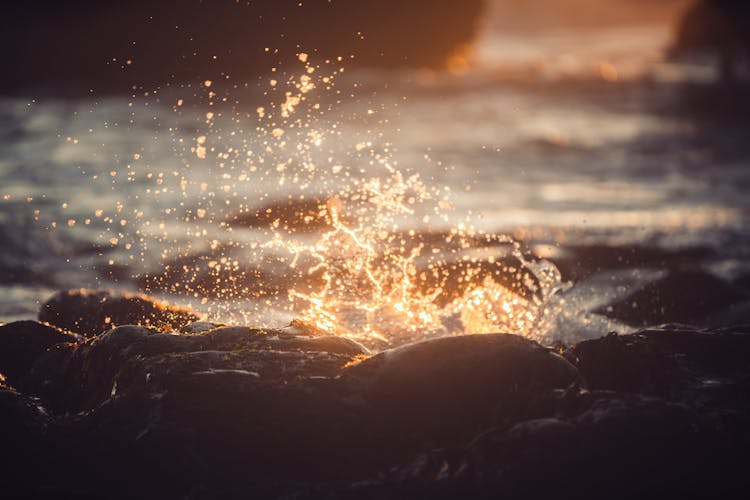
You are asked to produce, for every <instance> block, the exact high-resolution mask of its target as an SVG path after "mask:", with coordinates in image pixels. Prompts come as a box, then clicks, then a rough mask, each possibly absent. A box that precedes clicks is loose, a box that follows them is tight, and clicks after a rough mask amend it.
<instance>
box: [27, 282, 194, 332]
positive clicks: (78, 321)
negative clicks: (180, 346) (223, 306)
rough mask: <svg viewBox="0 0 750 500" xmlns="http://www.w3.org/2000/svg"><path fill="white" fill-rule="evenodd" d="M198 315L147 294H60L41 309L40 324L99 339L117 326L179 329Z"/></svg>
mask: <svg viewBox="0 0 750 500" xmlns="http://www.w3.org/2000/svg"><path fill="white" fill-rule="evenodd" d="M198 319H199V317H198V315H197V314H196V313H195V312H193V311H191V310H189V309H187V308H183V307H177V306H172V305H169V304H166V303H163V302H159V301H157V300H156V299H153V298H151V297H147V296H145V295H134V294H128V293H122V294H115V293H113V292H110V291H107V290H83V289H82V290H68V291H61V292H57V293H56V294H55V295H53V296H52V297H51V298H50V299H49V300H48V301H47V302H45V303H44V304H43V305H42V307H41V309H40V310H39V321H44V322H47V323H50V324H52V325H55V326H57V327H59V328H63V329H65V330H69V331H71V332H75V333H79V334H81V335H83V336H85V337H92V336H96V335H98V334H100V333H102V332H104V331H107V330H109V329H110V328H112V327H114V326H117V325H128V324H134V325H145V326H149V327H152V328H155V329H157V330H160V331H173V330H179V329H180V328H182V327H183V326H185V325H187V324H188V323H191V322H194V321H196V320H198Z"/></svg>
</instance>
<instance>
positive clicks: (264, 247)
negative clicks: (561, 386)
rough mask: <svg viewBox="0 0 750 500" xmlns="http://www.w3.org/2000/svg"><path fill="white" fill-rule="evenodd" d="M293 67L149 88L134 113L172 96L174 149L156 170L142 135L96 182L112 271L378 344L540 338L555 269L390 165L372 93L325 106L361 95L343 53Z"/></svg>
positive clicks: (444, 190)
mask: <svg viewBox="0 0 750 500" xmlns="http://www.w3.org/2000/svg"><path fill="white" fill-rule="evenodd" d="M299 61H300V63H301V65H300V67H298V68H294V69H293V70H292V71H290V72H288V73H287V72H284V71H281V70H280V69H275V70H274V71H273V72H272V73H271V76H270V77H264V79H262V80H261V81H259V82H258V85H257V86H256V87H253V88H252V89H250V90H248V88H247V85H239V84H229V83H227V82H222V81H220V80H219V79H217V80H216V81H212V80H206V81H204V82H202V83H201V84H200V85H197V86H195V85H185V86H182V87H181V88H180V89H171V90H170V91H168V90H167V89H161V91H160V93H157V92H144V94H143V101H142V104H143V109H141V110H140V111H139V113H141V112H144V110H147V109H148V108H149V106H148V105H149V104H150V103H152V102H153V101H157V102H160V103H161V105H163V103H164V101H167V100H171V101H172V103H173V104H172V105H171V109H172V111H173V114H174V120H173V121H172V122H171V123H170V125H169V127H167V132H168V134H169V135H170V136H171V138H172V143H173V150H174V157H173V158H170V159H161V161H160V168H156V167H154V165H153V164H152V163H151V164H150V162H149V156H150V154H149V153H150V152H149V150H148V149H147V148H145V147H141V148H140V149H139V150H138V151H137V152H135V153H132V155H131V156H130V158H129V161H128V163H127V165H126V166H125V167H122V166H121V167H119V168H114V169H112V171H111V172H110V174H109V177H108V178H107V179H105V180H106V181H108V182H111V184H112V191H113V192H115V193H116V194H115V196H116V199H115V200H114V203H113V207H109V208H108V207H103V209H99V210H97V211H96V213H94V214H92V216H91V217H87V218H86V220H89V219H90V220H91V221H93V223H94V224H93V226H94V227H95V228H101V227H104V228H105V229H104V230H102V231H101V233H100V241H102V242H103V244H105V245H109V246H110V247H111V248H112V251H111V252H110V253H109V259H108V261H109V266H110V269H112V270H114V271H113V272H115V271H117V269H118V265H119V266H122V268H123V269H126V271H124V272H125V273H130V274H132V275H134V276H135V278H136V280H138V283H140V285H141V287H143V288H145V289H146V290H147V291H150V292H160V291H166V292H168V293H170V294H172V295H179V296H184V297H189V298H192V299H193V300H197V301H199V302H200V303H201V305H202V306H201V307H200V308H201V309H203V310H208V312H209V313H210V315H211V317H212V318H213V319H218V320H230V321H237V317H236V315H235V316H233V315H234V314H236V313H237V310H238V309H240V311H239V312H240V314H241V319H242V320H244V321H245V322H254V323H259V322H260V323H268V322H274V321H276V320H277V319H278V318H279V317H284V316H285V317H286V318H287V320H288V319H292V318H295V317H296V318H301V319H302V321H303V322H306V323H308V324H310V325H311V326H314V327H316V328H320V329H324V330H327V331H330V332H332V333H335V334H338V335H347V336H350V337H353V338H356V339H358V340H360V341H362V342H364V343H365V344H367V345H368V346H371V347H375V348H381V347H387V346H393V345H398V344H401V343H404V342H408V341H412V340H418V339H422V338H426V337H431V336H440V335H453V334H461V333H488V332H496V331H505V332H510V333H518V334H522V335H526V336H529V337H533V338H536V339H538V340H544V339H545V338H547V336H548V335H549V332H550V331H551V326H550V325H551V324H552V323H550V322H549V321H548V319H549V318H550V317H552V316H553V315H554V314H555V312H556V311H559V304H558V296H559V293H558V292H559V291H560V290H561V289H563V288H564V286H565V285H564V284H563V283H562V280H561V278H560V274H559V273H558V272H557V270H556V269H555V268H554V266H553V265H552V264H550V263H549V262H546V261H543V260H539V259H536V258H533V257H530V256H529V255H528V254H526V253H525V252H524V251H523V249H522V248H521V245H519V244H518V243H517V242H515V241H514V240H513V239H511V238H510V237H508V236H504V235H495V234H489V233H485V232H481V231H478V230H476V229H475V228H474V226H473V225H472V222H471V219H470V218H469V217H461V215H460V214H456V213H455V210H454V209H453V204H452V202H451V195H450V189H449V188H448V187H447V186H437V185H431V184H430V182H429V180H425V179H423V178H422V177H420V176H419V175H417V174H415V173H413V172H412V171H411V170H409V169H408V168H403V167H401V166H399V165H398V164H397V162H396V161H395V160H393V155H392V152H393V148H394V147H393V145H391V144H389V143H387V142H385V141H383V137H382V134H381V133H380V132H379V130H378V129H379V127H380V126H381V125H383V123H384V122H385V121H387V114H386V113H382V114H381V113H380V111H382V109H380V108H378V105H377V101H376V100H375V101H374V102H371V103H369V106H368V104H365V106H368V107H366V108H365V109H364V111H362V112H361V114H355V115H354V116H344V115H341V114H337V113H338V109H337V107H338V106H339V105H341V103H342V102H343V101H346V100H357V101H358V102H362V101H363V99H361V97H360V96H359V95H358V93H357V84H356V83H353V84H351V87H352V88H340V87H339V86H338V85H337V79H338V78H339V77H340V76H341V75H342V73H343V72H344V68H343V67H342V66H341V61H324V62H322V63H319V64H314V63H313V62H312V61H311V58H308V57H307V55H306V54H303V53H300V54H299ZM248 92H249V97H248V94H247V93H248ZM243 93H245V97H247V101H248V102H252V101H254V100H255V101H256V102H253V104H252V105H248V104H244V103H243V102H244V101H243V98H242V96H243ZM157 94H158V96H159V97H158V98H157V97H155V96H156V95H157ZM134 100H135V99H134ZM366 100H367V99H364V101H366ZM130 104H131V105H132V102H131V103H130ZM134 116H135V115H134ZM155 116H157V113H154V117H155ZM145 118H150V116H146V117H145ZM162 119H163V118H162ZM344 123H345V124H347V125H351V124H352V123H354V124H357V126H356V127H351V126H349V127H344V126H342V124H344ZM345 128H346V129H348V133H344V132H342V130H343V129H345ZM352 128H354V130H355V131H354V133H352V132H351V130H352ZM153 161H154V160H152V162H153ZM159 170H160V171H159ZM95 180H97V181H100V179H95ZM279 198H281V199H279ZM86 224H88V222H87V223H86ZM69 225H70V224H69ZM151 255H157V256H158V263H157V264H156V265H153V264H152V263H151V262H150V261H149V259H148V256H151ZM139 263H140V264H142V265H143V266H144V267H146V269H145V270H142V269H138V264H139ZM211 298H213V299H216V300H210V299H211ZM272 311H277V312H278V311H280V312H281V313H282V314H281V315H277V314H272Z"/></svg>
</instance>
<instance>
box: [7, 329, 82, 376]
mask: <svg viewBox="0 0 750 500" xmlns="http://www.w3.org/2000/svg"><path fill="white" fill-rule="evenodd" d="M79 339H80V337H78V336H77V335H73V334H71V333H68V332H63V331H61V330H58V329H57V328H54V327H52V326H49V325H44V324H42V323H37V322H36V321H15V322H13V323H8V324H7V325H2V326H0V372H1V373H3V374H5V376H6V377H7V379H8V382H9V383H10V384H11V385H14V386H17V385H18V383H19V382H20V380H21V378H23V376H24V375H26V374H27V373H28V372H29V370H31V367H32V365H33V364H34V361H36V360H37V359H38V358H39V357H40V356H42V355H43V354H44V352H45V351H46V350H47V349H49V348H50V347H52V346H54V345H55V344H60V343H65V342H78V340H79Z"/></svg>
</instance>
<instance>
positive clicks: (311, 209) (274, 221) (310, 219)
mask: <svg viewBox="0 0 750 500" xmlns="http://www.w3.org/2000/svg"><path fill="white" fill-rule="evenodd" d="M327 204H328V202H327V201H326V200H321V199H315V198H312V199H306V198H302V199H293V198H290V199H288V200H284V201H279V202H276V203H271V204H269V205H265V206H262V207H260V208H258V209H256V210H253V211H247V212H241V213H238V214H234V215H232V216H230V217H229V218H228V219H227V221H226V224H228V225H230V226H233V227H248V228H254V229H269V228H272V227H273V228H277V229H283V230H285V231H288V232H310V231H323V230H326V229H331V227H332V225H331V224H332V219H331V216H330V215H329V212H328V206H327Z"/></svg>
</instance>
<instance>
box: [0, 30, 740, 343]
mask: <svg viewBox="0 0 750 500" xmlns="http://www.w3.org/2000/svg"><path fill="white" fill-rule="evenodd" d="M616 35H617V36H616V37H614V40H615V42H617V43H615V42H612V40H613V36H612V33H609V35H607V36H605V35H603V34H602V33H592V34H591V33H590V34H586V35H581V34H577V35H575V36H572V35H570V34H569V33H568V34H556V35H555V34H552V35H550V36H547V37H536V38H534V39H533V40H531V39H528V38H523V37H510V36H500V35H499V34H495V35H492V36H486V37H485V38H483V39H482V40H480V43H479V44H478V49H477V53H476V55H475V59H474V60H472V61H469V62H468V63H467V64H466V65H464V64H463V63H464V61H459V63H460V64H458V65H457V66H456V67H454V68H453V71H452V72H433V71H424V70H408V71H407V70H404V71H398V72H381V71H376V70H362V69H359V70H355V69H350V68H345V67H344V70H343V71H342V70H341V67H342V66H340V65H338V64H337V63H333V64H325V63H324V62H320V61H314V60H312V59H310V60H305V61H303V60H300V61H299V64H298V65H296V66H294V67H288V68H281V69H280V70H278V71H277V72H275V73H274V72H269V73H267V74H265V75H261V76H259V78H258V79H257V80H256V81H251V82H235V81H231V80H227V81H219V80H218V78H217V80H216V81H212V82H187V83H185V84H181V85H173V86H169V87H163V88H159V89H152V90H151V91H148V92H143V91H139V92H138V93H137V94H134V95H132V96H91V97H89V98H83V99H74V100H72V99H62V98H54V97H45V96H44V95H43V93H41V92H40V95H39V96H37V97H35V98H10V97H4V98H1V99H0V115H2V119H1V120H0V144H1V145H2V147H0V236H1V237H2V241H3V245H2V247H1V248H0V321H10V320H13V319H18V318H25V317H33V316H34V315H35V313H36V310H37V309H38V306H39V303H40V302H41V301H43V300H44V299H45V298H46V297H47V296H48V295H49V294H50V293H52V292H53V291H54V290H56V289H64V288H80V287H110V288H115V289H118V290H126V291H146V292H148V293H151V294H154V295H157V296H159V297H162V298H166V299H168V300H170V301H173V302H178V303H184V304H189V305H191V306H193V307H195V308H196V309H198V310H199V311H202V312H204V313H206V314H207V315H208V316H209V318H211V319H214V320H223V321H233V322H244V323H254V324H269V325H275V326H279V325H280V324H285V323H286V322H288V321H289V320H290V319H292V318H294V317H297V316H298V315H299V314H300V311H302V310H303V309H304V307H302V309H300V306H299V304H296V305H295V304H293V302H294V300H292V299H290V296H289V293H288V291H289V290H290V289H294V290H296V291H297V292H300V291H301V290H303V289H304V290H307V289H306V288H305V287H304V286H303V285H302V283H303V282H307V281H308V278H309V275H310V273H311V272H313V271H314V269H316V266H318V265H319V264H320V259H321V258H322V259H324V260H329V261H330V262H333V261H335V260H336V259H341V260H347V259H349V260H351V259H352V256H351V255H347V254H345V253H342V250H341V249H342V248H346V244H345V243H342V241H339V240H335V239H334V240H332V241H327V242H326V244H327V245H328V246H327V247H326V248H324V249H321V248H322V247H321V241H322V240H321V235H322V234H325V232H326V231H327V229H325V228H324V229H320V228H318V229H317V230H314V229H313V230H308V229H305V228H304V224H303V223H300V222H299V221H297V222H296V223H295V222H294V221H292V222H290V223H289V224H288V225H289V226H290V230H288V231H285V230H284V228H283V226H284V224H285V221H284V217H281V220H277V218H275V217H269V218H267V220H265V219H264V221H265V222H260V223H253V222H252V221H251V222H246V223H244V224H240V223H234V222H233V220H236V219H237V217H238V216H239V215H241V214H247V213H248V212H249V213H253V212H254V211H256V210H258V209H260V210H261V212H265V211H266V210H267V209H268V208H269V207H275V208H273V209H272V210H271V212H272V213H276V212H274V210H275V211H278V212H279V213H281V212H284V207H288V206H291V205H289V204H290V203H292V201H294V202H299V201H300V198H304V199H305V200H321V203H322V206H324V207H328V216H330V215H331V211H332V210H338V211H340V213H341V217H342V219H343V218H346V217H347V214H348V211H349V210H350V209H351V212H352V217H353V219H352V221H351V223H349V222H346V223H344V224H345V225H346V227H350V228H353V229H361V230H362V231H363V232H362V233H361V234H360V236H361V235H364V234H365V233H366V236H367V237H368V238H370V240H368V241H364V242H363V245H364V246H367V245H370V247H372V252H374V253H375V254H377V255H378V256H379V257H372V258H371V257H366V258H365V261H363V262H365V264H363V265H364V266H365V267H367V266H370V265H372V266H376V267H377V266H380V267H381V268H387V267H388V266H387V265H385V264H383V263H382V262H380V263H378V261H377V259H378V258H382V256H383V255H385V254H387V253H388V250H386V249H387V248H389V247H394V248H396V247H397V248H398V251H397V252H396V253H398V254H399V255H403V254H404V251H405V250H404V248H405V247H409V242H408V241H417V240H420V238H421V239H422V240H424V241H427V243H426V245H425V249H423V253H422V254H420V255H419V256H417V258H415V259H411V260H410V259H407V260H408V262H409V265H412V264H414V263H415V262H417V261H418V260H419V259H424V258H425V255H427V254H429V253H431V252H432V250H433V249H434V250H435V254H439V255H441V256H448V257H447V259H448V260H453V261H460V260H464V261H465V260H466V259H467V258H469V260H470V261H472V262H479V261H482V262H484V261H486V260H487V259H490V260H492V259H494V258H495V257H497V258H502V257H507V256H508V255H514V252H526V253H524V254H523V255H527V256H528V255H535V256H536V257H529V259H531V260H533V259H536V258H542V259H550V260H551V262H553V263H554V262H556V260H555V259H557V258H560V257H561V256H564V255H565V252H566V251H567V250H568V249H569V248H571V247H576V248H578V247H581V246H591V247H593V246H597V245H598V246H607V247H615V248H630V247H638V248H657V249H666V250H670V251H682V250H686V249H696V248H701V249H710V251H711V252H712V255H713V257H712V259H711V260H710V262H709V264H710V266H712V267H711V268H712V269H713V270H714V271H715V272H716V273H718V274H719V275H722V276H724V277H726V278H727V279H729V280H731V279H734V278H735V277H737V276H740V275H742V274H743V273H746V272H747V262H748V260H747V259H748V255H749V254H750V244H749V240H750V238H748V235H749V234H750V233H748V208H749V205H750V201H749V200H750V198H749V197H748V196H747V194H746V192H747V189H748V186H749V185H750V170H749V169H748V165H747V163H748V158H749V156H748V153H749V152H750V151H749V150H748V147H749V146H748V144H747V143H746V137H747V135H746V133H747V128H746V125H747V123H746V122H744V121H743V120H742V119H741V118H738V117H737V116H736V115H735V114H734V113H733V112H732V110H733V109H736V106H734V105H733V103H732V100H733V99H737V100H738V102H739V100H741V99H743V95H745V94H742V93H738V94H736V95H734V94H732V93H729V94H727V93H726V92H723V91H722V90H721V89H718V88H717V86H716V85H714V84H713V83H712V81H713V77H714V75H713V68H712V66H711V65H710V64H697V63H696V64H682V65H677V64H674V63H668V62H666V61H665V60H664V59H663V51H662V50H661V47H663V46H664V40H665V37H666V35H665V29H664V28H663V27H661V28H659V29H651V30H649V29H647V28H639V29H629V30H622V31H620V32H617V34H616ZM644 39H645V40H648V41H649V43H647V44H644V43H642V40H644ZM607 40H609V41H610V43H606V42H607ZM623 40H624V41H628V40H631V41H641V42H639V43H641V45H635V48H633V47H634V45H629V47H631V49H630V50H623V49H622V47H623V45H622V42H623ZM634 43H635V42H634ZM587 47H588V49H586V48H587ZM301 59H304V57H303V58H301ZM311 70H312V71H311ZM736 92H740V91H736ZM740 104H741V103H740ZM415 175H416V176H418V177H414V176H415ZM374 193H377V194H374ZM376 198H377V199H376ZM290 200H292V201H290ZM332 200H333V201H332ZM354 202H359V203H364V204H365V205H367V206H366V207H364V208H362V207H359V208H351V206H352V203H354ZM332 204H333V205H332ZM355 204H356V203H355ZM332 206H333V207H339V206H340V208H333V209H332V208H331V207H332ZM383 207H385V208H383ZM360 208H361V210H360ZM315 211H316V210H313V212H315ZM355 214H356V216H355ZM316 215H317V214H312V217H313V218H314V217H315V216H316ZM256 218H257V217H256ZM295 224H296V226H295ZM300 227H303V229H300ZM410 231H411V232H410ZM451 231H453V233H454V234H459V235H460V236H461V237H462V238H466V239H467V240H471V239H472V238H478V239H479V240H481V238H484V237H485V236H484V235H487V234H489V235H493V238H494V239H493V240H492V241H491V242H490V243H487V244H479V243H476V244H472V243H468V244H466V245H463V246H460V248H459V249H458V250H455V249H453V250H451V249H449V248H447V247H450V244H446V238H445V235H446V234H448V235H450V234H451ZM384 233H386V234H384ZM394 234H398V235H407V236H405V237H401V236H399V238H393V235H394ZM434 235H438V236H437V237H434V238H433V239H434V240H435V241H436V242H433V241H432V240H431V239H430V237H431V236H434ZM496 235H505V236H502V237H499V236H496ZM404 239H405V240H407V242H406V243H404V241H403V240H404ZM420 241H421V240H420ZM472 241H473V240H472ZM512 241H515V242H517V243H518V245H517V246H516V247H513V244H512ZM348 244H351V241H349V242H348ZM316 245H318V246H316ZM362 248H364V247H357V249H358V251H362ZM368 248H369V247H368ZM509 248H513V249H512V250H508V249H509ZM316 249H317V250H316ZM519 249H520V250H519ZM368 251H369V250H368ZM326 252H328V253H326ZM336 252H338V253H336ZM321 254H323V256H322V257H321ZM357 255H359V254H357ZM477 255H479V257H477ZM467 256H468V257H467ZM295 257H296V259H295ZM472 259H473V260H472ZM399 262H400V263H399V264H397V265H401V264H402V263H403V262H401V261H399ZM539 262H546V261H536V260H535V261H534V262H531V261H529V262H528V263H526V264H524V265H529V266H532V267H533V266H537V267H536V268H535V269H537V270H538V269H539ZM414 265H417V264H414ZM550 266H551V267H550V269H556V268H555V265H554V264H550ZM290 267H291V268H293V269H294V271H293V272H291V274H290V271H289V269H290ZM417 267H418V265H417ZM311 270H313V271H311ZM360 270H361V269H360ZM358 272H359V271H358ZM511 272H512V271H511ZM536 272H537V271H534V273H536ZM547 272H548V270H547V271H542V274H544V276H546V277H547V278H548V282H546V284H544V286H542V288H543V289H544V290H543V292H542V293H541V295H542V296H543V298H542V299H541V301H537V302H534V303H533V304H534V305H533V307H531V306H529V305H528V304H531V302H529V303H527V304H526V305H525V306H519V307H521V308H522V309H524V308H525V309H524V311H525V313H528V312H529V311H530V310H532V309H533V311H532V313H529V315H528V318H529V321H528V324H526V325H525V326H523V328H522V330H523V331H524V332H526V333H529V332H533V331H540V330H541V329H543V330H544V335H541V334H539V335H537V337H539V338H544V339H545V340H548V341H550V340H555V339H558V338H559V339H565V340H571V339H572V340H576V339H580V338H585V337H587V336H595V335H601V334H603V333H606V331H609V330H612V329H616V330H620V331H623V330H628V329H629V327H627V326H626V325H624V324H622V323H618V322H617V321H616V320H614V319H608V318H606V317H604V316H602V315H599V314H594V313H592V311H594V310H595V309H596V308H597V307H600V306H601V305H603V304H606V303H607V300H610V299H613V298H615V297H618V296H623V295H624V294H626V293H628V292H629V291H631V290H633V289H636V288H637V287H638V286H640V285H642V284H643V283H644V282H646V281H648V280H649V279H652V278H653V277H654V276H656V275H658V274H659V272H661V271H660V269H658V268H645V267H644V268H635V269H621V270H618V271H616V272H608V273H604V274H602V273H599V274H597V273H593V275H591V276H589V277H588V278H586V279H581V280H566V279H565V278H564V277H563V276H558V275H550V274H549V273H547ZM545 273H547V274H545ZM332 274H335V273H332ZM552 274H554V272H553V273H552ZM408 275H409V273H408V272H407V273H406V274H404V275H403V276H400V277H398V276H397V277H396V280H397V281H398V280H401V279H402V278H403V277H404V276H408ZM537 277H538V276H537ZM615 277H616V279H615ZM349 278H351V279H354V278H352V276H348V278H347V279H349ZM365 279H366V278H365ZM519 279H520V278H519ZM545 279H546V278H545ZM367 286H369V287H370V288H372V283H370V284H369V285H367ZM545 287H546V288H545ZM353 288H356V286H355V285H352V284H351V283H349V282H346V283H343V284H342V283H339V287H338V289H336V290H335V291H331V292H330V294H329V295H327V296H325V298H326V299H329V300H332V301H333V300H334V299H335V300H339V301H343V302H346V300H345V299H347V298H346V297H342V294H345V293H346V291H347V290H349V291H352V290H353ZM490 288H491V287H490ZM270 290H272V291H270ZM300 293H302V292H300ZM307 293H308V292H304V293H303V294H307ZM352 294H353V296H355V295H356V293H354V292H353V291H352ZM306 296H307V295H306ZM356 297H358V298H357V299H356V300H355V301H354V302H356V301H363V302H367V301H368V300H369V301H372V300H375V299H374V298H373V297H374V296H373V292H372V290H369V291H368V293H367V297H366V299H363V298H362V297H361V296H359V295H356ZM481 297H482V300H494V301H497V300H499V299H498V298H497V296H492V295H491V294H490V295H486V294H485V295H482V296H481ZM492 297H494V298H492ZM503 297H505V296H503ZM551 297H553V298H551ZM349 298H351V297H349ZM403 298H404V297H402V299H403ZM506 298H507V297H506ZM506 298H504V299H503V300H505V299H506ZM346 303H347V304H349V306H351V305H352V302H351V301H349V302H346ZM425 303H426V302H425V301H424V299H423V298H422V299H419V300H417V301H415V302H414V304H413V309H415V310H417V309H419V308H420V307H421V308H423V307H424V304H425ZM541 310H544V311H545V312H544V314H542V313H541V312H540V311H541ZM337 311H338V312H339V313H341V311H342V309H341V308H339V309H337ZM370 314H371V315H372V314H375V315H376V316H377V315H384V314H386V313H385V312H383V311H380V310H378V311H375V312H370ZM453 314H454V315H456V314H458V315H460V313H458V312H456V311H453ZM365 316H367V315H365ZM378 317H380V316H378ZM518 317H519V316H518V315H517V316H516V318H518ZM368 318H369V319H368ZM339 319H341V316H339ZM401 319H402V318H401V317H400V316H398V315H397V316H395V317H394V320H393V322H392V323H391V324H390V327H389V328H390V329H389V330H388V332H390V333H387V332H385V331H384V330H382V329H381V330H380V331H378V332H373V335H376V336H377V338H378V339H379V341H381V342H386V343H388V342H389V341H393V338H395V337H397V336H398V333H397V331H398V327H397V325H398V324H399V321H401ZM368 321H370V322H371V321H372V317H371V316H367V317H366V318H365V319H360V320H358V321H354V322H352V323H351V325H350V326H349V328H348V330H347V332H348V333H352V332H353V331H354V330H356V329H357V328H367V326H366V325H367V323H368ZM519 321H520V320H519ZM446 322H447V323H450V318H443V323H446ZM491 323H492V322H491V321H489V323H488V322H486V321H485V322H481V321H480V322H479V323H477V324H479V325H481V326H478V327H477V328H480V329H489V328H491ZM542 324H544V326H542ZM394 325H396V326H394ZM497 328H498V329H507V324H505V323H500V324H498V325H497ZM519 328H520V327H519ZM448 330H449V331H453V332H455V329H454V330H451V329H450V328H449V329H448ZM394 332H395V333H394ZM392 337H393V338H392ZM404 338H407V337H404ZM408 338H412V337H408ZM395 342H396V343H398V341H395Z"/></svg>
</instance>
